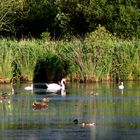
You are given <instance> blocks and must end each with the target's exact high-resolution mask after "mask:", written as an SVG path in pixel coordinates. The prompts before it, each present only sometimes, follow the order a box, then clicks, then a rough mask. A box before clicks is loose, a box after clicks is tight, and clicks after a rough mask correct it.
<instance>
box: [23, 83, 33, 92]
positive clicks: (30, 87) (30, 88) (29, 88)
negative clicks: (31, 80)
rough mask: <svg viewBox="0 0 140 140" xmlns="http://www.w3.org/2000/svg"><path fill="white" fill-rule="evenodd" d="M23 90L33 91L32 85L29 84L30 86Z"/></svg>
mask: <svg viewBox="0 0 140 140" xmlns="http://www.w3.org/2000/svg"><path fill="white" fill-rule="evenodd" d="M24 89H25V90H28V91H30V90H33V84H31V86H27V87H25V88H24Z"/></svg>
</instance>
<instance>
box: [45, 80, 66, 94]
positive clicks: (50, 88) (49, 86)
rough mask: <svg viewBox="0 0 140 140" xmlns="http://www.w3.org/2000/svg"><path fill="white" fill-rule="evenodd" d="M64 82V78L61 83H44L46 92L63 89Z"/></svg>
mask: <svg viewBox="0 0 140 140" xmlns="http://www.w3.org/2000/svg"><path fill="white" fill-rule="evenodd" d="M65 82H66V79H64V78H63V79H62V80H61V84H60V85H59V84H56V83H51V84H46V86H47V92H57V91H59V90H63V91H64V90H65Z"/></svg>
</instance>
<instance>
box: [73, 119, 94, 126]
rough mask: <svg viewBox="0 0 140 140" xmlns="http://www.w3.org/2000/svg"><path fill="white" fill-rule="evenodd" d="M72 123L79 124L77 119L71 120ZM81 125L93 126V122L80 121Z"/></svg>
mask: <svg viewBox="0 0 140 140" xmlns="http://www.w3.org/2000/svg"><path fill="white" fill-rule="evenodd" d="M73 122H74V124H79V121H78V119H75V120H73ZM80 124H81V125H82V127H86V126H95V123H94V122H82V123H80Z"/></svg>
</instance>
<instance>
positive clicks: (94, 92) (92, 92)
mask: <svg viewBox="0 0 140 140" xmlns="http://www.w3.org/2000/svg"><path fill="white" fill-rule="evenodd" d="M90 95H93V96H98V95H99V93H98V92H96V91H91V92H90Z"/></svg>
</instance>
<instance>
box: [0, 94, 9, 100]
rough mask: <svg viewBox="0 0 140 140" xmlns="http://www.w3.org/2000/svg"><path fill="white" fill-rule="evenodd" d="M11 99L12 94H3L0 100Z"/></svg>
mask: <svg viewBox="0 0 140 140" xmlns="http://www.w3.org/2000/svg"><path fill="white" fill-rule="evenodd" d="M9 97H10V94H8V93H6V92H3V93H2V95H1V96H0V100H4V99H8V98H9Z"/></svg>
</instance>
